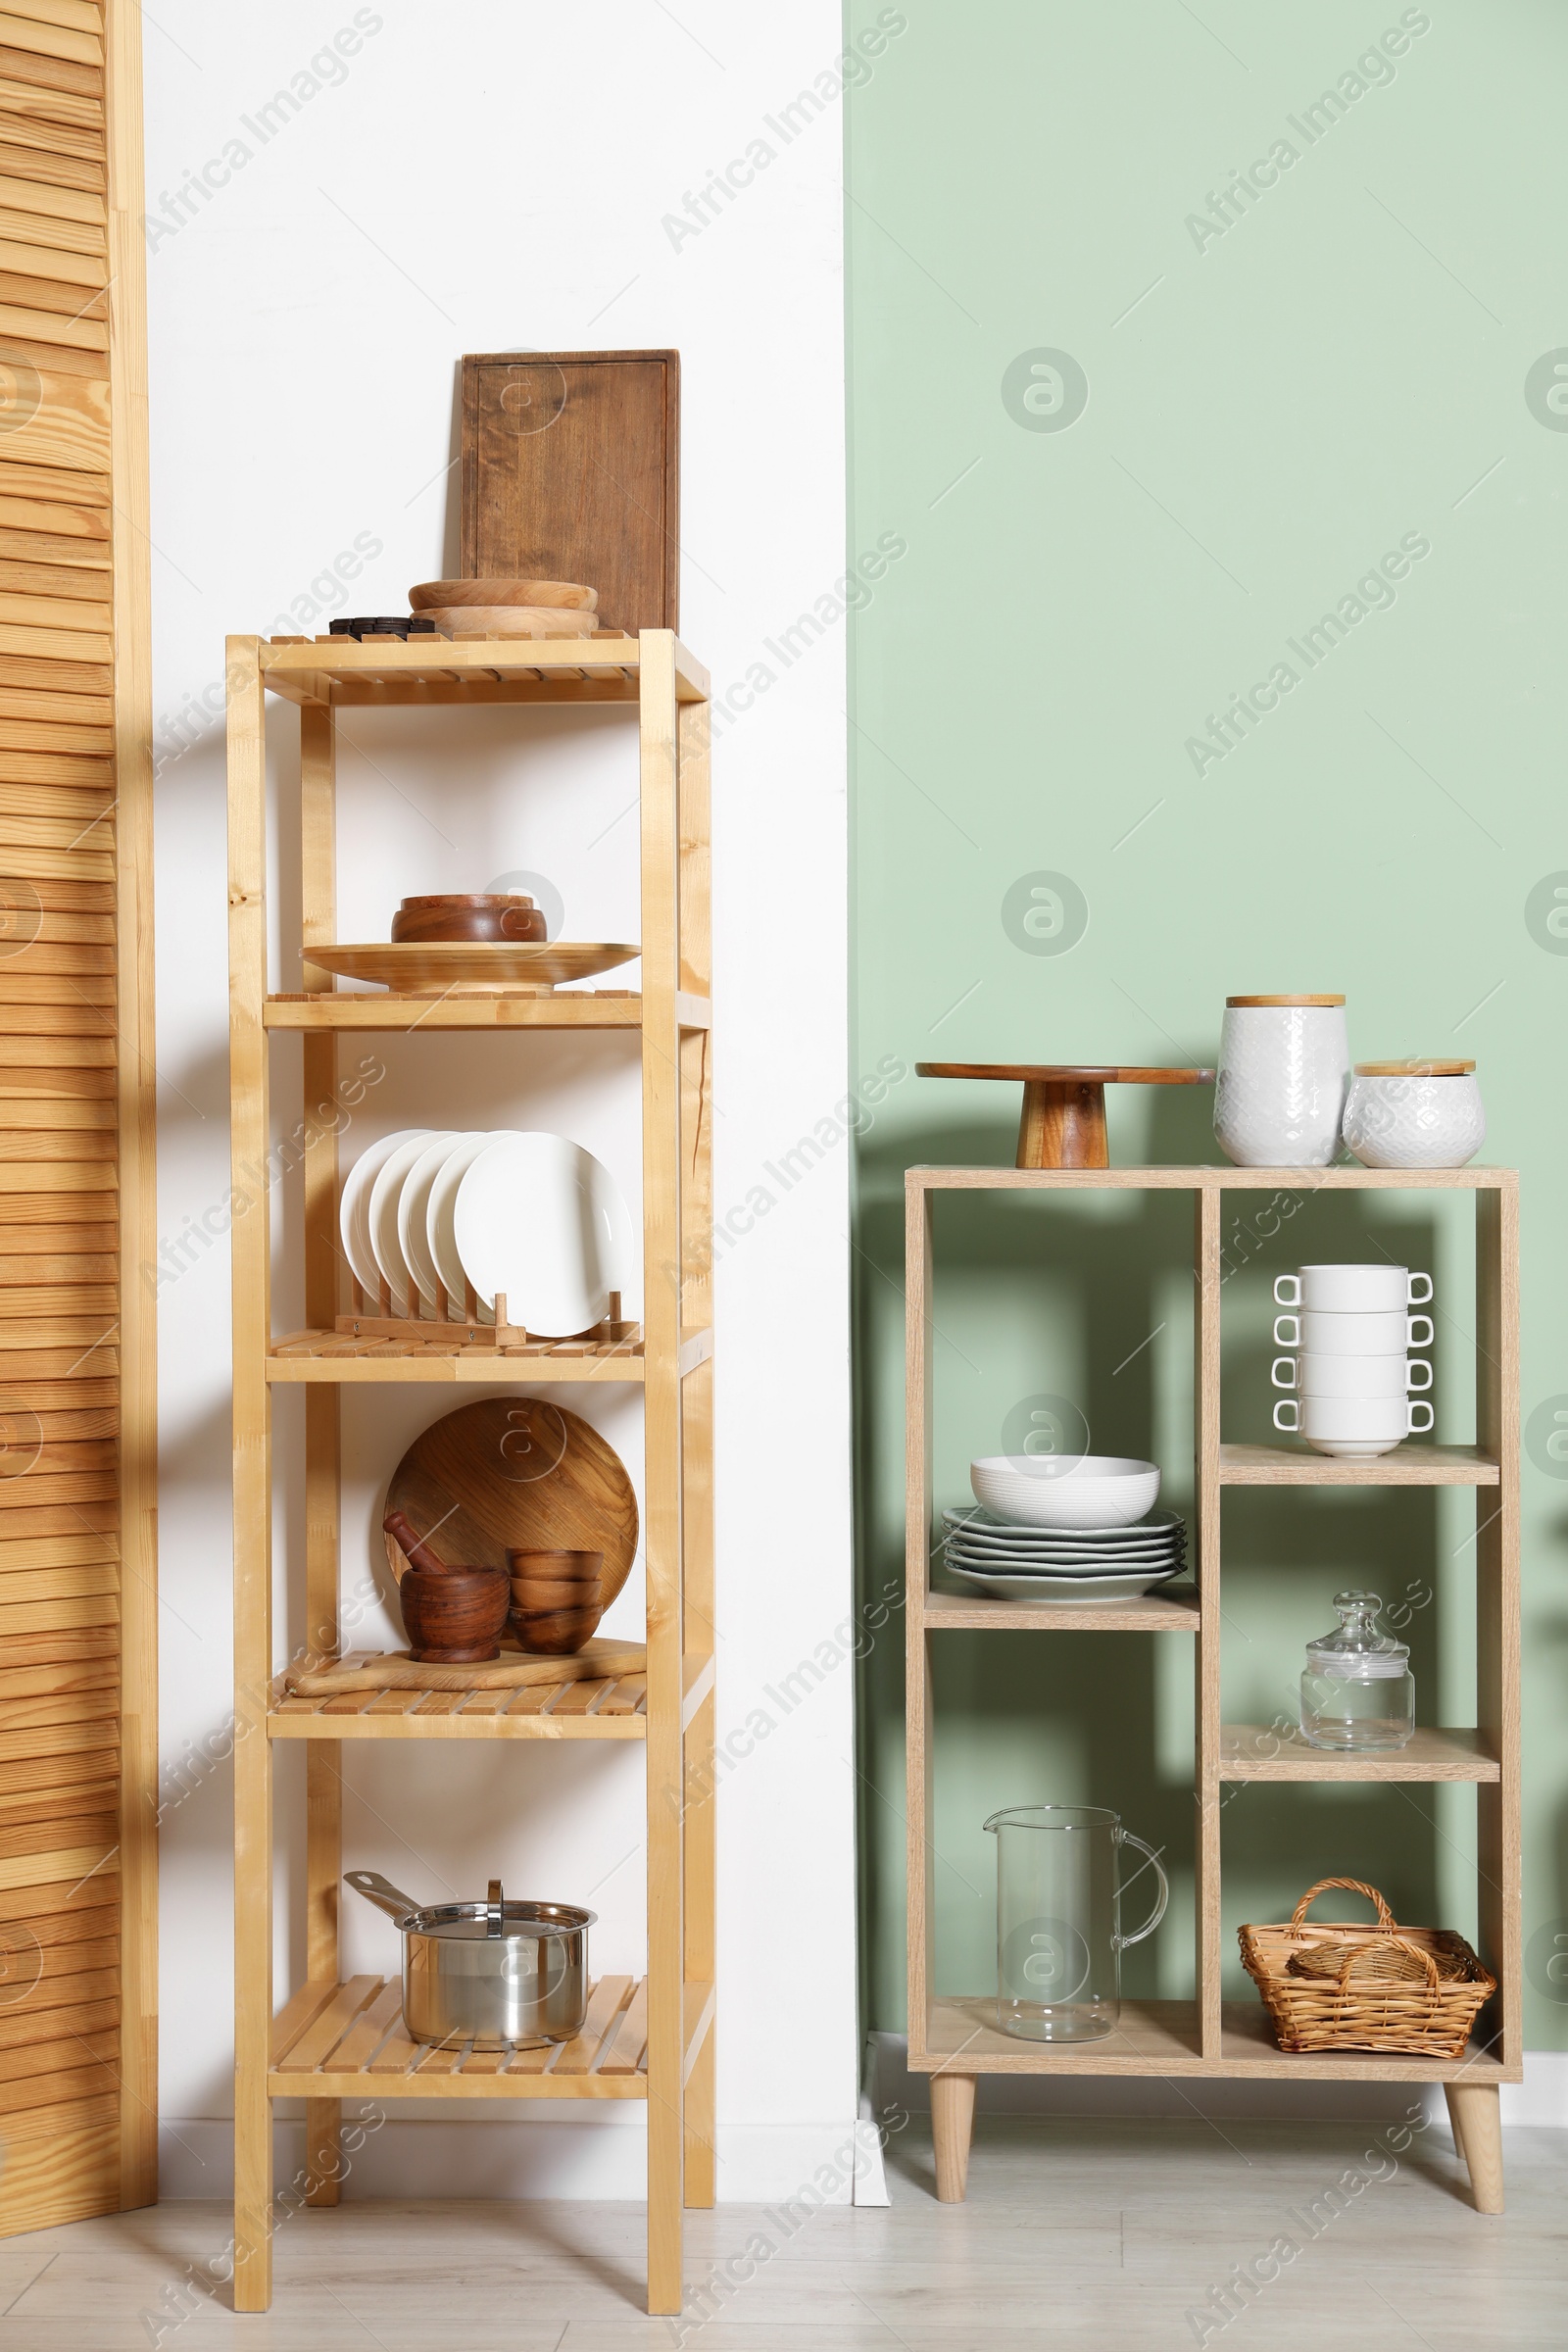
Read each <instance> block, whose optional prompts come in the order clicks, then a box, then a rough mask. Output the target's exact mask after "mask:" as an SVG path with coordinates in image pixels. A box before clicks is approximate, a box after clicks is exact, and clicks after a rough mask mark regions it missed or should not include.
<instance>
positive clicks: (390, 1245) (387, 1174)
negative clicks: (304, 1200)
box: [366, 1129, 452, 1315]
mask: <svg viewBox="0 0 1568 2352" xmlns="http://www.w3.org/2000/svg"><path fill="white" fill-rule="evenodd" d="M451 1140H452V1138H451V1135H450V1133H449V1132H448V1131H447V1130H444V1129H435V1130H432V1131H431V1132H429V1133H427V1134H421V1135H415V1136H411V1137H410V1139H409V1141H408V1142H407V1143H406V1144H399V1146H398V1148H397V1150H396V1151H395V1152H388V1154H387V1156H386V1158H385V1159H384V1160H383V1161H382V1162H381V1169H380V1173H379V1174H378V1175H377V1177H376V1180H375V1182H374V1183H373V1184H372V1185H371V1187H370V1198H369V1201H368V1203H367V1204H366V1222H367V1225H368V1231H369V1236H370V1255H371V1256H372V1257H373V1258H374V1260H375V1262H376V1265H377V1266H378V1267H379V1268H380V1270H381V1273H382V1275H383V1277H384V1278H385V1281H386V1286H387V1288H388V1290H389V1291H390V1292H391V1294H392V1312H393V1313H394V1314H395V1315H412V1314H413V1312H414V1295H415V1294H414V1277H413V1275H412V1273H411V1272H410V1270H409V1263H408V1260H407V1258H405V1256H404V1254H403V1251H402V1249H401V1248H400V1246H399V1243H398V1203H399V1201H400V1200H401V1199H402V1195H403V1187H404V1185H405V1183H406V1182H407V1181H408V1178H409V1175H410V1173H411V1171H412V1170H413V1169H414V1167H415V1166H416V1165H417V1162H418V1161H419V1160H421V1159H422V1158H423V1157H424V1154H425V1153H426V1152H428V1151H429V1149H430V1147H431V1145H432V1144H446V1143H450V1142H451Z"/></svg>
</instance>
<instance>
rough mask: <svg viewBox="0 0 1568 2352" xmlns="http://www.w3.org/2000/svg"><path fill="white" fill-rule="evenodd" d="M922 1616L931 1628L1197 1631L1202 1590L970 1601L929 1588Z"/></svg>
mask: <svg viewBox="0 0 1568 2352" xmlns="http://www.w3.org/2000/svg"><path fill="white" fill-rule="evenodd" d="M922 1616H923V1619H924V1622H925V1625H926V1627H927V1629H928V1630H929V1631H930V1632H932V1633H940V1632H943V1631H953V1632H956V1633H964V1634H987V1633H1004V1634H1039V1633H1052V1634H1106V1633H1115V1634H1196V1633H1197V1631H1198V1628H1199V1604H1198V1593H1197V1592H1196V1590H1195V1589H1194V1588H1193V1587H1192V1586H1191V1585H1177V1586H1174V1587H1168V1588H1167V1589H1166V1591H1165V1592H1163V1593H1139V1594H1138V1595H1137V1597H1136V1598H1135V1599H1132V1600H1105V1601H1085V1600H1057V1601H1050V1600H981V1599H973V1600H971V1599H970V1598H969V1596H968V1594H967V1593H939V1592H935V1591H932V1592H928V1593H926V1595H925V1601H924V1606H923V1609H922Z"/></svg>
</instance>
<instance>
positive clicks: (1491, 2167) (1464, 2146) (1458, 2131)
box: [1443, 2082, 1502, 2213]
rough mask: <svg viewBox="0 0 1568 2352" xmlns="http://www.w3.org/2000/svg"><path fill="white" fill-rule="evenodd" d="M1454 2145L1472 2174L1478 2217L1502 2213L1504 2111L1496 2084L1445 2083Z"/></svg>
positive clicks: (1471, 2182)
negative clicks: (1480, 2214) (1479, 2214)
mask: <svg viewBox="0 0 1568 2352" xmlns="http://www.w3.org/2000/svg"><path fill="white" fill-rule="evenodd" d="M1443 2088H1444V2094H1445V2096H1446V2099H1447V2102H1448V2120H1449V2122H1450V2123H1451V2124H1452V2126H1453V2141H1454V2145H1455V2147H1456V2148H1457V2149H1458V2151H1459V2153H1460V2155H1461V2156H1462V2157H1463V2158H1464V2160H1465V2164H1466V2166H1467V2168H1468V2170H1469V2174H1470V2187H1471V2192H1472V2194H1473V2195H1474V2197H1475V2201H1476V2211H1477V2213H1500V2212H1501V2211H1502V2110H1501V2108H1500V2106H1499V2104H1498V2100H1497V2085H1496V2084H1495V2082H1445V2084H1444V2085H1443Z"/></svg>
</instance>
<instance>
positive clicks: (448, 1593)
mask: <svg viewBox="0 0 1568 2352" xmlns="http://www.w3.org/2000/svg"><path fill="white" fill-rule="evenodd" d="M398 1606H399V1608H400V1609H401V1610H402V1611H403V1630H404V1632H405V1633H406V1634H407V1635H408V1637H409V1647H410V1649H411V1650H412V1651H413V1653H414V1656H415V1657H416V1658H417V1660H418V1662H419V1664H420V1665H421V1666H466V1665H479V1664H484V1663H487V1662H488V1661H489V1660H490V1659H491V1658H499V1657H500V1655H501V1636H502V1633H503V1631H504V1629H505V1627H506V1622H507V1614H508V1611H509V1609H510V1608H511V1606H512V1594H511V1592H510V1591H509V1590H508V1586H507V1580H506V1578H505V1577H504V1576H499V1575H498V1574H497V1573H496V1571H495V1569H493V1568H447V1569H444V1570H443V1571H442V1573H441V1575H439V1576H431V1575H429V1574H427V1573H426V1572H425V1571H424V1570H423V1569H420V1568H408V1569H405V1570H404V1573H403V1576H402V1578H401V1579H400V1581H399V1584H398ZM596 1622H597V1620H596ZM590 1630H591V1629H590Z"/></svg>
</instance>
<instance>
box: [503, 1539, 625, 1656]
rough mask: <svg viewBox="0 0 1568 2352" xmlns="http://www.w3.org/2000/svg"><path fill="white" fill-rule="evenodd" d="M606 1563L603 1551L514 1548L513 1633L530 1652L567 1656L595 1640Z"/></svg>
mask: <svg viewBox="0 0 1568 2352" xmlns="http://www.w3.org/2000/svg"><path fill="white" fill-rule="evenodd" d="M604 1564H605V1555H604V1553H603V1552H602V1551H518V1550H512V1549H509V1550H508V1553H507V1565H508V1567H509V1568H510V1570H511V1571H512V1630H513V1632H514V1633H515V1635H516V1637H517V1640H518V1642H520V1644H521V1645H522V1647H523V1648H524V1649H527V1650H533V1651H534V1652H536V1654H538V1655H539V1656H541V1657H547V1658H562V1657H566V1656H568V1655H569V1654H570V1653H571V1651H572V1650H574V1649H581V1647H582V1645H583V1643H584V1642H587V1641H589V1640H591V1639H592V1637H593V1634H594V1632H595V1629H596V1628H597V1626H598V1624H599V1620H600V1618H601V1617H602V1616H603V1615H604V1608H603V1605H602V1604H601V1602H600V1598H599V1576H600V1571H601V1570H602V1569H603V1567H604Z"/></svg>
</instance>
